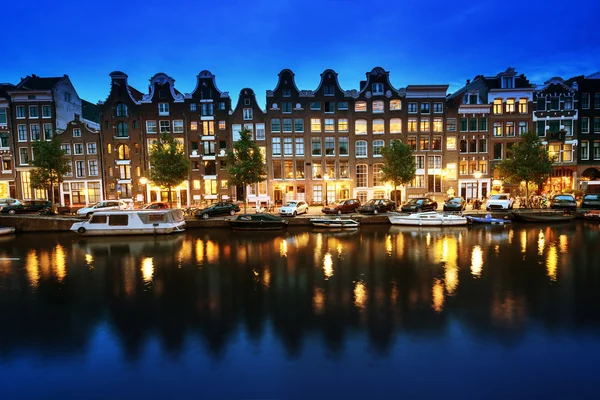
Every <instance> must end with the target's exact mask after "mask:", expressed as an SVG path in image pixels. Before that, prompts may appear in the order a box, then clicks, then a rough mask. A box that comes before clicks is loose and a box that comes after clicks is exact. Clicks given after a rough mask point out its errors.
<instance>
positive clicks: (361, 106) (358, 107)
mask: <svg viewBox="0 0 600 400" xmlns="http://www.w3.org/2000/svg"><path fill="white" fill-rule="evenodd" d="M354 111H357V112H360V111H367V102H366V101H357V102H356V103H355V104H354Z"/></svg>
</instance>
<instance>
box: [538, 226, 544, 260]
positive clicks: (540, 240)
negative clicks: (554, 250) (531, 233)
mask: <svg viewBox="0 0 600 400" xmlns="http://www.w3.org/2000/svg"><path fill="white" fill-rule="evenodd" d="M545 246H546V240H545V239H544V232H542V231H540V233H539V235H538V256H541V255H542V254H544V247H545Z"/></svg>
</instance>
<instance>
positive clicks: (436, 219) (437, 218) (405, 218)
mask: <svg viewBox="0 0 600 400" xmlns="http://www.w3.org/2000/svg"><path fill="white" fill-rule="evenodd" d="M388 218H389V220H390V222H391V223H392V225H412V226H457V225H466V224H467V219H466V218H465V217H463V216H460V215H456V214H440V213H437V212H435V211H429V212H422V213H415V214H397V215H390V216H389V217H388Z"/></svg>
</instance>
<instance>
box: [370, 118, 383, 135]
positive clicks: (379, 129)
mask: <svg viewBox="0 0 600 400" xmlns="http://www.w3.org/2000/svg"><path fill="white" fill-rule="evenodd" d="M382 133H385V121H384V120H382V119H375V120H373V134H382Z"/></svg>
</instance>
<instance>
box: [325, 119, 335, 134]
mask: <svg viewBox="0 0 600 400" xmlns="http://www.w3.org/2000/svg"><path fill="white" fill-rule="evenodd" d="M325 132H335V119H333V118H325Z"/></svg>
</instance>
